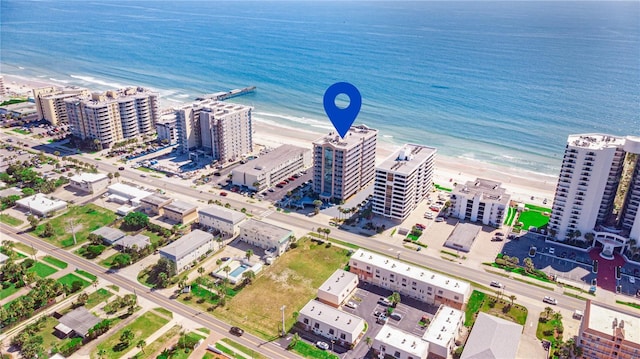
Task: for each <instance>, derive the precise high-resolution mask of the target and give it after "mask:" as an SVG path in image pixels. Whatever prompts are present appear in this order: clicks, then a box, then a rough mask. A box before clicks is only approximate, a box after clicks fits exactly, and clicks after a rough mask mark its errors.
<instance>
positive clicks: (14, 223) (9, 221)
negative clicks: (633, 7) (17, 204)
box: [0, 213, 24, 227]
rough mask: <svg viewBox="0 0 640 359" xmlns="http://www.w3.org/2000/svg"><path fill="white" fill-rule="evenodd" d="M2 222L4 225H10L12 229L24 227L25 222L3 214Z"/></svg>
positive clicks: (1, 215) (0, 220)
mask: <svg viewBox="0 0 640 359" xmlns="http://www.w3.org/2000/svg"><path fill="white" fill-rule="evenodd" d="M0 222H2V223H4V224H8V225H10V226H12V227H17V226H19V225H22V224H23V223H24V221H23V220H21V219H18V218H16V217H12V216H10V215H8V214H5V213H2V214H0Z"/></svg>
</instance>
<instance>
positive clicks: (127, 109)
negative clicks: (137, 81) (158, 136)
mask: <svg viewBox="0 0 640 359" xmlns="http://www.w3.org/2000/svg"><path fill="white" fill-rule="evenodd" d="M65 105H66V110H67V115H68V118H69V125H70V127H71V133H72V134H73V135H74V136H76V137H78V138H80V139H82V140H87V139H98V140H100V142H101V144H102V146H103V147H110V146H111V145H112V144H114V143H116V142H119V141H122V140H123V139H127V138H133V137H137V136H139V135H143V134H147V133H152V132H154V131H155V127H154V125H155V122H156V121H157V119H158V118H159V116H160V113H159V111H158V95H157V94H156V93H152V92H149V91H148V90H146V89H144V88H142V87H138V88H127V89H122V90H118V91H107V92H105V93H93V94H91V97H90V98H87V99H83V98H78V97H76V98H70V99H66V100H65Z"/></svg>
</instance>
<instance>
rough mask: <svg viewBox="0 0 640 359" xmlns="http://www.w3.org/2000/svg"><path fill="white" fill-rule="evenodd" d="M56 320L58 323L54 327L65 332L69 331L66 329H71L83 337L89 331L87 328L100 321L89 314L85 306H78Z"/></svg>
mask: <svg viewBox="0 0 640 359" xmlns="http://www.w3.org/2000/svg"><path fill="white" fill-rule="evenodd" d="M58 321H59V322H60V324H58V325H57V326H56V329H58V330H60V331H61V332H63V333H65V334H68V333H70V331H67V330H68V329H71V330H73V331H74V332H76V334H79V335H81V336H83V337H84V336H86V335H87V333H88V332H89V329H91V328H93V327H94V326H95V325H96V324H98V323H100V322H101V321H102V319H100V318H98V317H96V316H95V315H93V314H91V313H90V312H89V311H88V310H87V308H85V307H78V308H76V309H74V310H72V311H71V312H69V313H67V314H65V315H64V316H62V317H61V318H60V319H58Z"/></svg>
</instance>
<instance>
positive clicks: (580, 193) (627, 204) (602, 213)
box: [549, 134, 640, 252]
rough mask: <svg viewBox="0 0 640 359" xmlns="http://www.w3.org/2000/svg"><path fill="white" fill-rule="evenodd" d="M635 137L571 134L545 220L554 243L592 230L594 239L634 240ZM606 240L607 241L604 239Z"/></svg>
mask: <svg viewBox="0 0 640 359" xmlns="http://www.w3.org/2000/svg"><path fill="white" fill-rule="evenodd" d="M639 154H640V137H632V136H627V137H616V136H611V135H605V134H583V135H571V136H569V138H568V140H567V146H566V148H565V152H564V158H563V160H562V167H561V170H560V176H559V178H558V185H557V187H556V193H555V197H554V201H553V211H552V214H551V219H550V221H549V231H550V233H551V234H552V235H555V236H556V237H557V238H559V239H566V238H571V237H576V235H575V234H576V231H579V232H580V234H582V235H584V234H586V233H588V232H591V231H595V232H596V233H595V234H596V235H595V238H596V240H599V239H603V240H602V242H603V244H605V243H604V242H612V241H613V242H618V244H617V245H615V246H613V247H608V246H606V245H605V250H604V252H611V251H613V250H621V248H622V247H623V246H625V245H626V244H627V239H628V238H634V239H636V240H638V239H640V215H639V207H640V156H639ZM605 237H608V240H604V239H605Z"/></svg>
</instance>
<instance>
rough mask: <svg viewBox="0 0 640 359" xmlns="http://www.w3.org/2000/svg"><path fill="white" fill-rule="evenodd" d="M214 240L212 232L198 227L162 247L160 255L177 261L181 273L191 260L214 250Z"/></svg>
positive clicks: (178, 270) (174, 261)
mask: <svg viewBox="0 0 640 359" xmlns="http://www.w3.org/2000/svg"><path fill="white" fill-rule="evenodd" d="M214 242H215V241H214V240H213V235H212V234H211V233H207V232H204V231H201V230H199V229H196V230H195V231H193V232H191V233H189V234H187V235H184V236H182V237H180V238H179V239H178V240H176V241H175V242H173V243H171V244H169V245H168V246H166V247H164V248H162V249H160V256H161V257H164V258H167V259H168V260H170V261H172V262H173V263H175V264H176V270H177V272H178V273H179V272H181V271H183V270H185V269H189V268H190V265H191V262H193V261H195V260H197V259H198V258H200V257H201V256H204V255H207V253H208V252H210V251H213V249H214Z"/></svg>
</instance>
